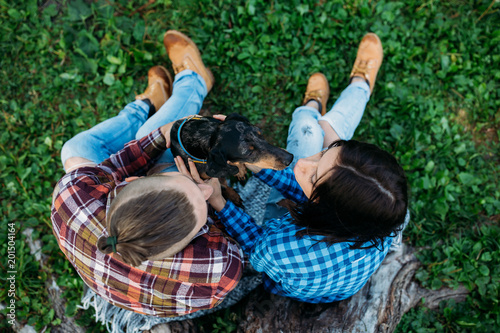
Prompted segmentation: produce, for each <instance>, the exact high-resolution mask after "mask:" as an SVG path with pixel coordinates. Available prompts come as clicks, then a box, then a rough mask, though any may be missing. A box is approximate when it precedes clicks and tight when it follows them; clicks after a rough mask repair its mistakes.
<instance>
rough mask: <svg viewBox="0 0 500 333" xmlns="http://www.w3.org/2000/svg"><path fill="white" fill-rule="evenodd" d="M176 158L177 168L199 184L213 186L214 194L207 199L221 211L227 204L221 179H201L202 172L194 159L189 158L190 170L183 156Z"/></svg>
mask: <svg viewBox="0 0 500 333" xmlns="http://www.w3.org/2000/svg"><path fill="white" fill-rule="evenodd" d="M174 160H175V165H176V166H177V169H179V171H180V172H181V173H182V174H183V175H185V176H186V177H189V178H191V179H192V180H193V181H194V182H195V183H197V184H205V185H209V186H210V187H211V188H212V190H213V191H212V194H211V195H210V197H209V198H208V200H207V201H208V203H209V204H210V205H211V206H212V207H213V208H214V209H215V210H216V211H218V212H220V211H221V210H222V209H223V208H224V206H225V205H226V199H224V197H223V196H222V192H221V188H220V182H219V179H218V178H209V179H207V180H203V179H201V177H200V174H199V173H198V169H196V165H195V164H194V162H193V161H191V160H188V164H189V170H190V171H188V169H187V167H186V164H184V161H183V160H182V157H180V156H177V157H176V158H175V159H174Z"/></svg>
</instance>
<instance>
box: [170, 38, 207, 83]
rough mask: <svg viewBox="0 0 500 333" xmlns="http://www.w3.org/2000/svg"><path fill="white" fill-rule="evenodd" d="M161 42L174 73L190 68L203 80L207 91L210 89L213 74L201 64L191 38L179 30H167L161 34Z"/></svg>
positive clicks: (196, 48)
mask: <svg viewBox="0 0 500 333" xmlns="http://www.w3.org/2000/svg"><path fill="white" fill-rule="evenodd" d="M163 44H164V45H165V49H166V50H167V53H168V57H169V58H170V60H171V61H172V67H173V68H174V72H175V74H177V73H180V72H182V71H183V70H185V69H190V70H192V71H193V72H196V73H197V74H199V75H201V77H202V78H203V79H204V80H205V83H206V84H207V92H209V91H210V89H212V86H213V85H214V82H215V79H214V76H213V74H212V72H211V71H210V70H209V69H208V68H207V67H205V65H204V64H203V60H202V59H201V54H200V51H199V50H198V47H197V46H196V44H195V43H194V42H193V41H192V40H191V38H189V37H188V36H186V35H184V34H183V33H181V32H179V31H175V30H169V31H167V32H166V33H165V35H164V36H163Z"/></svg>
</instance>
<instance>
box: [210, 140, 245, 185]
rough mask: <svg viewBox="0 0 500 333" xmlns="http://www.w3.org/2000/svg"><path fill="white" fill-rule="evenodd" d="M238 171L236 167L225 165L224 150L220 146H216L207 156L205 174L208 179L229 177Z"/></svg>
mask: <svg viewBox="0 0 500 333" xmlns="http://www.w3.org/2000/svg"><path fill="white" fill-rule="evenodd" d="M238 171H239V169H238V167H236V166H234V165H229V164H227V157H226V153H225V149H224V147H221V144H218V145H216V146H215V147H214V148H213V149H212V150H211V151H210V153H209V154H208V158H207V170H206V172H207V175H208V176H209V177H229V176H232V175H235V174H237V173H238Z"/></svg>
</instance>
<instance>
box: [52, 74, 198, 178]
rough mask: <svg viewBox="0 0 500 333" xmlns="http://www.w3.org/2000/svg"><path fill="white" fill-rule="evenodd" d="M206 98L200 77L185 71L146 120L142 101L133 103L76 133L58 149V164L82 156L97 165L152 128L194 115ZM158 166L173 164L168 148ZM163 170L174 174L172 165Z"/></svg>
mask: <svg viewBox="0 0 500 333" xmlns="http://www.w3.org/2000/svg"><path fill="white" fill-rule="evenodd" d="M206 95H207V86H206V84H205V81H204V80H203V78H202V77H201V76H199V75H198V74H196V73H195V72H193V71H191V70H185V71H182V72H180V73H179V74H177V75H176V76H175V80H174V84H173V92H172V96H171V97H170V98H169V99H168V100H167V102H166V103H165V104H163V106H162V107H161V108H160V109H159V110H157V112H156V113H155V114H154V115H153V116H152V117H151V118H149V119H147V118H148V113H149V107H148V105H147V104H146V103H144V102H143V101H135V102H132V103H130V104H128V105H127V106H125V108H124V109H123V110H122V111H120V113H119V114H118V115H117V116H115V117H113V118H110V119H108V120H105V121H103V122H102V123H99V124H97V125H96V126H94V127H92V128H91V129H89V130H87V131H85V132H82V133H79V134H77V135H76V136H74V137H73V138H71V139H70V140H69V141H67V142H66V143H65V144H64V146H63V148H62V150H61V161H62V163H63V166H64V163H65V162H66V160H67V159H69V158H70V157H83V158H86V159H88V160H90V161H92V162H94V163H96V164H98V163H101V162H102V161H104V160H105V159H107V158H108V157H109V156H111V155H112V154H115V153H116V152H118V151H119V150H121V149H123V146H124V145H125V144H126V143H127V142H129V141H131V140H134V139H140V138H142V137H144V136H146V135H148V134H149V133H151V132H152V131H154V130H155V129H157V128H159V127H161V126H163V125H165V124H168V123H170V122H172V121H175V120H177V119H179V118H182V117H186V116H190V115H193V114H198V113H199V112H200V109H201V106H202V104H203V99H204V98H205V96H206ZM158 163H174V159H173V156H172V153H171V152H170V149H168V150H167V151H166V152H165V153H164V154H163V155H162V156H161V157H160V159H159V161H158ZM167 171H177V168H176V167H175V165H173V166H172V167H170V168H169V169H168V170H167Z"/></svg>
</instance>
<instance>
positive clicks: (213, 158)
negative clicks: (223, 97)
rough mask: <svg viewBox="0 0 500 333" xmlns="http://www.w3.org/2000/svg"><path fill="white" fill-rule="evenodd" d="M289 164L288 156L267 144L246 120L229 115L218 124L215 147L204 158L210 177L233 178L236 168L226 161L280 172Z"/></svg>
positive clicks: (255, 128) (291, 156) (236, 115)
mask: <svg viewBox="0 0 500 333" xmlns="http://www.w3.org/2000/svg"><path fill="white" fill-rule="evenodd" d="M292 160H293V155H292V154H290V153H289V152H287V151H286V150H284V149H282V148H278V147H275V146H273V145H271V144H269V143H268V142H267V141H266V140H265V139H264V138H263V137H262V134H261V131H260V129H259V128H258V127H256V126H253V125H251V124H250V122H249V121H248V119H247V118H245V117H243V116H241V115H238V114H236V113H233V114H231V115H229V116H227V118H226V120H225V121H223V122H222V123H221V124H220V128H219V131H218V134H217V138H216V141H215V144H214V146H213V147H212V149H211V150H210V153H209V156H208V158H207V169H206V172H207V175H209V176H210V177H224V176H227V175H235V174H236V173H238V171H239V168H238V167H237V166H235V165H231V164H228V161H229V162H231V163H235V164H242V163H244V164H246V165H255V166H257V167H260V168H264V169H274V170H282V169H284V168H286V167H287V166H288V165H290V163H291V162H292Z"/></svg>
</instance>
